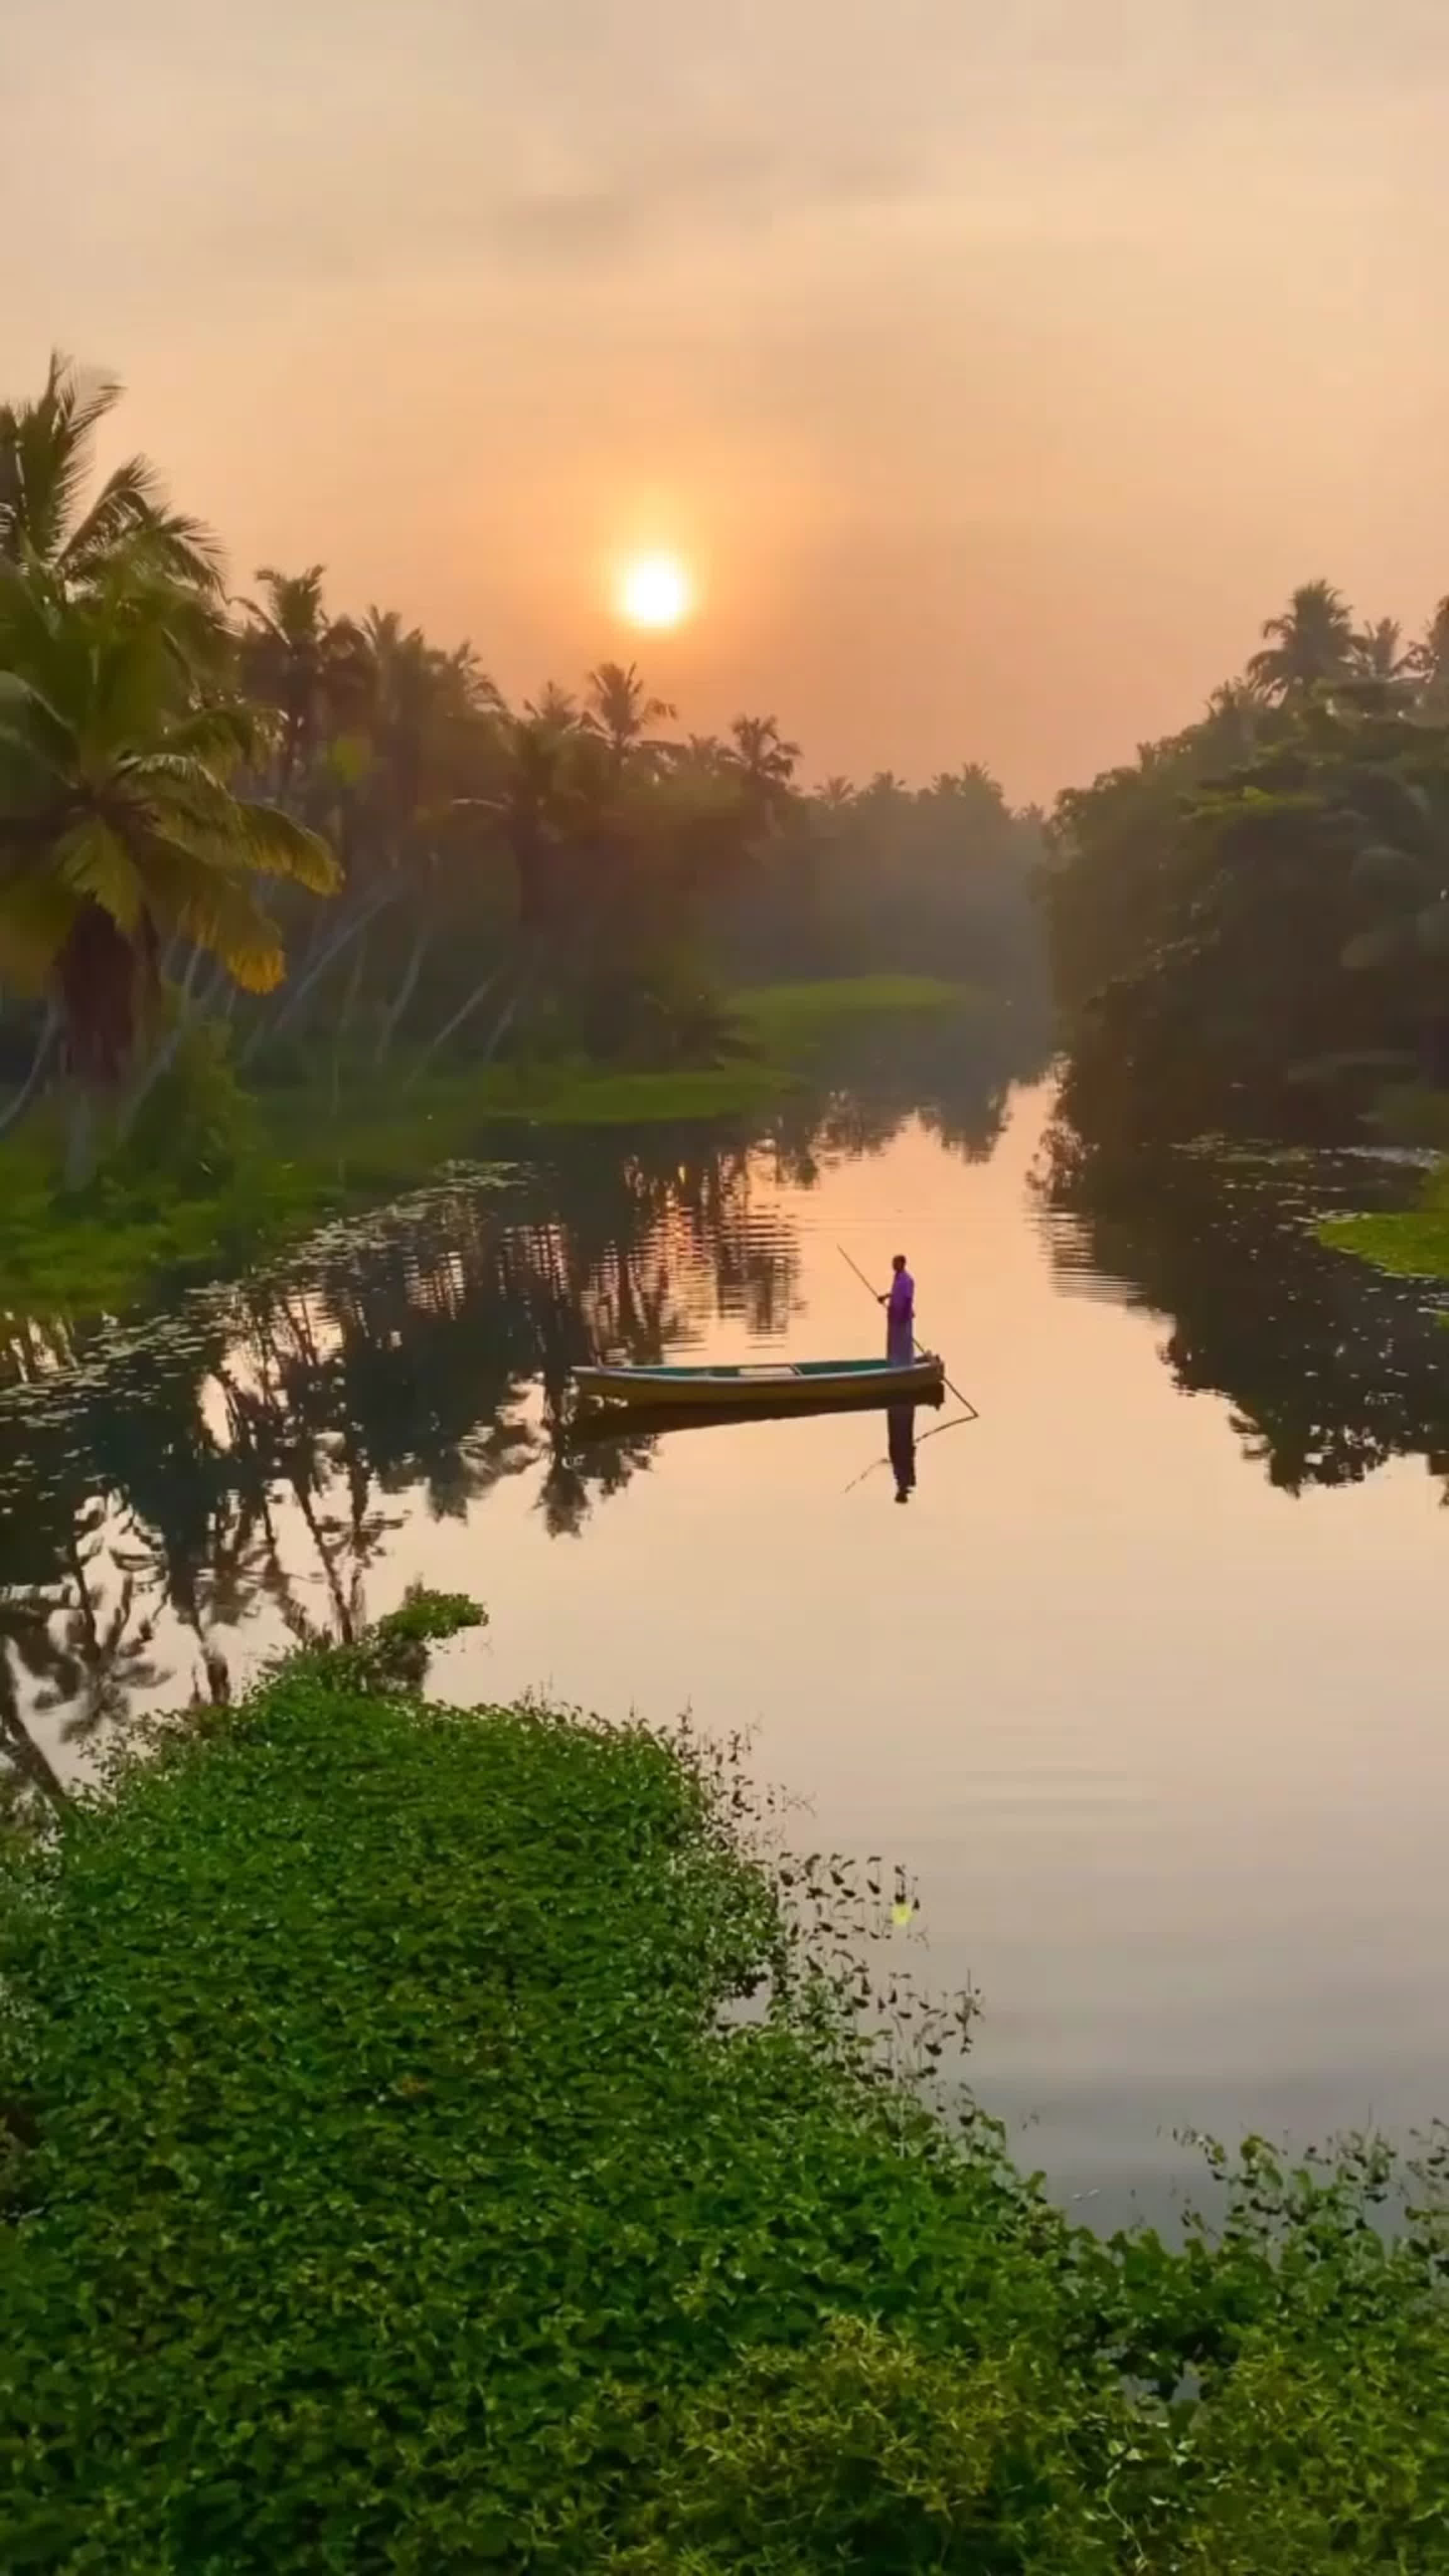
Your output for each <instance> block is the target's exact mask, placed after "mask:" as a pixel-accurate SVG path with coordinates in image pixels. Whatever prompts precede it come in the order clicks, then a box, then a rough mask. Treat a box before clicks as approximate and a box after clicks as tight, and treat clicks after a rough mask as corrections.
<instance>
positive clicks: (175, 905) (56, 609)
mask: <svg viewBox="0 0 1449 2576" xmlns="http://www.w3.org/2000/svg"><path fill="white" fill-rule="evenodd" d="M192 626H196V627H197V628H199V629H200V630H201V635H200V641H199V642H198V641H197V639H196V638H194V637H193V636H192V634H191V632H190V629H191V627H192ZM208 631H210V632H213V633H214V628H213V627H212V625H211V620H210V612H209V610H208V609H207V608H206V606H205V604H204V603H203V602H201V601H199V600H198V599H197V598H196V597H195V595H194V594H192V595H188V594H185V593H180V592H178V591H177V590H176V588H175V586H174V585H173V584H171V583H168V582H163V581H161V580H159V579H157V578H155V577H154V576H148V575H145V574H143V572H142V571H141V570H140V569H138V566H137V564H136V563H135V562H134V561H132V560H129V559H128V558H127V557H126V556H124V555H122V556H120V557H118V558H117V559H116V560H115V561H114V562H113V564H112V565H111V567H110V569H109V570H108V571H106V572H104V573H102V574H100V575H98V576H97V577H96V578H95V580H94V581H92V582H91V583H89V584H88V586H87V587H86V588H85V589H84V590H83V591H75V590H72V589H70V588H69V587H68V586H67V584H66V583H65V581H64V580H63V579H62V578H61V577H59V576H58V575H56V574H55V573H50V572H40V571H37V570H35V569H32V570H31V571H29V572H28V573H16V572H11V573H10V574H8V575H4V574H3V573H0V972H3V975H4V979H5V981H6V982H7V984H10V985H12V986H13V987H16V988H17V989H20V990H24V991H29V992H31V993H33V994H35V995H37V996H39V997H41V998H43V999H44V1000H45V1001H46V1003H47V1005H48V1010H47V1018H46V1023H45V1028H44V1031H43V1033H42V1038H41V1041H40V1049H39V1050H38V1054H40V1055H42V1056H45V1057H48V1056H49V1055H50V1054H51V1053H53V1052H55V1051H58V1052H59V1053H60V1055H61V1057H62V1060H63V1063H64V1066H65V1068H66V1070H67V1071H68V1073H69V1074H70V1075H71V1077H72V1079H73V1082H74V1086H75V1099H76V1104H77V1114H76V1116H75V1118H74V1120H73V1126H72V1140H73V1150H72V1156H71V1169H72V1173H73V1174H78V1173H79V1172H80V1171H82V1170H83V1169H84V1167H85V1164H86V1162H87V1159H88V1139H89V1133H90V1116H89V1113H90V1109H91V1105H92V1102H93V1099H94V1095H95V1094H96V1093H97V1092H98V1091H101V1090H105V1089H107V1088H114V1087H115V1086H116V1085H118V1084H119V1082H120V1080H121V1078H122V1076H123V1075H124V1074H125V1072H126V1071H127V1069H128V1068H129V1067H130V1066H131V1065H132V1064H133V1062H134V1060H135V1058H136V1055H137V1052H138V1040H139V1038H140V1036H141V1034H142V1031H143V1029H144V1028H145V1026H146V1024H147V1022H148V1019H149V1017H150V1015H151V1013H152V1010H153V1007H154V1005H155V1002H156V1000H157V998H158V994H159V987H160V958H161V954H162V949H163V946H164V943H165V942H166V941H168V940H169V939H172V938H178V939H180V940H184V941H186V942H189V943H190V945H191V947H192V949H193V950H194V951H195V952H196V953H197V954H198V955H200V956H204V957H210V958H212V959H213V960H214V961H215V964H216V968H217V970H218V973H219V975H220V976H221V977H222V978H230V979H231V980H232V981H233V982H234V983H236V984H237V985H240V986H241V987H242V988H243V989H244V990H248V991H252V992H266V991H268V990H270V989H271V988H272V987H273V986H274V985H275V984H277V983H278V982H279V981H280V980H281V977H282V974H283V972H284V969H285V963H286V960H285V955H284V951H283V948H282V943H281V939H280V936H279V934H278V932H277V930H276V927H275V925H274V924H273V923H272V922H271V921H270V920H269V919H268V917H267V915H266V913H265V912H264V911H263V910H262V908H261V906H260V904H259V902H258V899H257V880H258V878H259V877H262V876H271V877H289V878H292V879H293V880H295V881H296V882H298V883H300V884H302V885H305V886H307V887H309V888H311V889H312V891H313V892H315V893H318V894H325V893H330V892H331V891H332V889H333V887H334V885H335V882H336V869H335V864H334V861H333V859H332V857H331V854H330V852H329V851H328V850H327V849H326V847H325V846H324V844H323V843H322V842H321V841H319V840H318V839H317V838H316V836H315V835H314V834H313V833H311V832H308V831H305V830H304V829H303V828H302V827H301V825H300V824H298V823H295V822H293V821H291V820H290V819H289V818H288V817H287V816H286V815H284V814H282V813H281V812H279V811H278V810H277V809H276V808H275V807H273V806H269V805H263V804H257V803H254V802H252V801H250V800H248V799H246V798H244V797H241V796H238V795H237V794H235V793H234V792H233V788H232V786H231V784H230V781H231V779H232V778H233V776H234V775H235V773H236V771H237V769H238V767H239V766H240V765H241V764H242V763H243V762H244V761H246V760H248V759H250V758H252V757H253V756H254V754H255V750H256V726H255V719H254V717H253V715H252V713H251V711H250V710H249V709H247V708H246V707H245V706H244V705H243V704H242V703H241V702H240V701H239V700H237V699H236V698H234V697H231V696H229V695H227V694H226V693H225V692H224V691H223V689H222V688H221V686H220V685H219V683H218V682H217V680H216V679H215V677H214V676H211V675H209V674H208V673H207V671H206V664H205V652H204V650H203V649H202V648H203V646H204V644H205V641H206V635H207V632H208ZM193 644H195V650H192V649H189V648H190V647H191V646H192V645H193ZM27 1096H28V1095H27Z"/></svg>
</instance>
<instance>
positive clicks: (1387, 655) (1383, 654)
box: [1353, 617, 1411, 687]
mask: <svg viewBox="0 0 1449 2576" xmlns="http://www.w3.org/2000/svg"><path fill="white" fill-rule="evenodd" d="M1353 667H1354V669H1355V671H1356V672H1357V673H1358V675H1359V676H1360V678H1362V679H1365V680H1378V681H1381V682H1382V683H1383V684H1384V685H1385V686H1386V687H1388V686H1391V685H1392V683H1393V682H1394V681H1396V680H1401V679H1403V677H1404V676H1405V674H1406V672H1407V671H1408V670H1409V669H1410V668H1411V664H1410V661H1409V657H1408V655H1407V654H1406V653H1405V651H1404V649H1403V629H1402V627H1401V626H1400V624H1399V621H1398V619H1397V617H1380V618H1377V619H1376V620H1375V622H1374V623H1373V625H1372V626H1366V627H1365V628H1364V630H1363V632H1362V634H1360V635H1356V636H1355V637H1354V641H1353Z"/></svg>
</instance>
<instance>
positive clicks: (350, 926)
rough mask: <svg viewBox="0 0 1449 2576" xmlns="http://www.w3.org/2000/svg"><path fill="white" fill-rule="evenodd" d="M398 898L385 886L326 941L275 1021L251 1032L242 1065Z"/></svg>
mask: <svg viewBox="0 0 1449 2576" xmlns="http://www.w3.org/2000/svg"><path fill="white" fill-rule="evenodd" d="M397 899H398V888H397V887H396V886H385V887H384V888H383V890H382V892H381V894H374V895H373V896H371V897H370V898H369V899H368V900H367V901H366V902H364V903H363V904H361V905H360V906H359V908H358V910H357V911H356V912H355V913H354V914H353V916H352V919H351V920H350V921H349V922H346V923H345V924H344V925H343V927H342V929H341V930H340V931H339V932H338V934H337V936H336V938H335V939H333V940H330V941H329V943H328V945H327V947H326V948H325V949H324V950H323V952H322V954H321V956H320V957H319V958H318V960H317V963H316V965H315V966H314V967H313V968H312V970H311V973H310V974H307V975H304V976H303V978H302V980H301V982H300V984H298V985H296V986H295V987H294V988H293V989H292V991H290V992H289V993H288V994H287V996H286V998H285V1000H284V1001H283V1003H282V1007H281V1009H280V1010H279V1011H278V1013H277V1016H276V1018H275V1019H274V1020H263V1021H262V1022H261V1023H260V1025H259V1026H258V1027H257V1028H255V1029H253V1031H252V1033H251V1036H250V1037H249V1038H248V1040H247V1042H246V1045H245V1046H244V1047H243V1049H242V1052H241V1062H242V1063H243V1064H244V1065H247V1064H250V1063H251V1060H252V1058H253V1056H254V1055H255V1054H256V1052H257V1049H258V1048H259V1047H260V1046H263V1045H264V1044H265V1043H266V1041H267V1040H268V1039H269V1038H277V1037H280V1036H281V1034H282V1031H283V1030H284V1029H286V1028H289V1027H290V1026H291V1024H292V1021H293V1020H294V1019H295V1018H296V1016H297V1013H298V1011H299V1010H300V1009H301V1006H302V1004H303V1003H304V1002H305V1000H306V998H307V996H308V994H309V993H310V992H311V991H312V989H313V987H314V985H316V984H319V983H320V982H321V980H322V977H323V976H324V975H325V974H326V972H327V970H328V968H329V966H331V965H333V964H334V963H335V961H336V960H337V959H338V958H339V957H340V956H341V954H342V951H343V949H344V948H345V947H346V946H347V945H348V942H349V941H350V940H353V939H356V938H357V936H358V934H359V932H361V931H364V930H366V929H367V928H368V927H369V925H370V924H371V923H372V922H374V921H376V919H377V918H378V915H379V914H380V913H383V912H386V910H387V908H388V905H389V904H390V903H396V901H397Z"/></svg>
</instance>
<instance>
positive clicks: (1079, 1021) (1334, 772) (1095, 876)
mask: <svg viewBox="0 0 1449 2576" xmlns="http://www.w3.org/2000/svg"><path fill="white" fill-rule="evenodd" d="M1270 629H1271V631H1272V632H1273V633H1274V634H1275V636H1276V637H1277V641H1276V642H1275V644H1274V645H1273V646H1272V647H1271V649H1268V650H1265V652H1264V653H1263V654H1260V655H1258V656H1257V657H1255V661H1254V663H1253V665H1251V666H1250V668H1251V670H1252V673H1253V678H1254V690H1253V692H1252V693H1249V694H1246V695H1245V693H1244V692H1243V691H1242V689H1241V688H1235V689H1233V690H1230V691H1220V692H1219V693H1218V695H1217V697H1216V699H1215V700H1214V702H1213V704H1212V706H1211V707H1210V708H1209V710H1208V712H1207V715H1206V716H1205V717H1204V719H1203V721H1202V722H1201V723H1200V724H1198V725H1196V726H1193V727H1190V728H1189V729H1188V730H1187V731H1186V732H1185V733H1183V734H1181V735H1178V736H1176V737H1173V738H1172V739H1170V740H1168V741H1166V742H1162V743H1156V744H1148V745H1146V746H1144V748H1143V750H1142V751H1141V753H1140V754H1139V757H1138V760H1137V762H1136V764H1135V765H1134V766H1133V767H1130V768H1123V769H1119V770H1116V771H1113V772H1111V773H1109V774H1108V775H1107V776H1106V777H1103V778H1100V779H1098V780H1097V781H1096V783H1095V785H1094V786H1093V787H1091V788H1088V789H1083V790H1074V791H1072V792H1071V793H1070V794H1068V795H1066V796H1064V797H1063V798H1062V799H1061V800H1060V802H1059V804H1058V807H1057V811H1056V814H1055V816H1054V819H1053V831H1052V843H1053V846H1052V856H1051V862H1050V865H1049V867H1048V870H1047V872H1046V875H1045V878H1044V894H1045V901H1046V909H1047V918H1048V925H1049V933H1050V940H1051V948H1052V961H1053V973H1054V979H1055V982H1056V987H1057V994H1058V999H1059V1003H1060V1005H1061V1007H1062V1010H1063V1012H1064V1015H1065V1018H1066V1023H1067V1035H1068V1039H1069V1043H1070V1050H1071V1057H1070V1065H1069V1071H1068V1078H1067V1086H1066V1095H1065V1096H1066V1103H1067V1107H1068V1110H1069V1113H1070V1115H1071V1117H1072V1119H1073V1120H1074V1122H1075V1124H1076V1126H1077V1127H1078V1129H1079V1131H1080V1132H1081V1133H1082V1135H1084V1136H1085V1137H1086V1138H1088V1139H1089V1141H1091V1142H1092V1143H1093V1144H1094V1145H1101V1144H1104V1143H1110V1144H1112V1145H1113V1146H1114V1147H1118V1148H1121V1147H1124V1146H1125V1147H1127V1148H1136V1147H1138V1146H1141V1145H1142V1144H1145V1143H1147V1144H1150V1143H1159V1142H1162V1141H1164V1140H1173V1139H1177V1138H1182V1137H1188V1136H1192V1135H1194V1134H1197V1133H1201V1132H1203V1131H1204V1130H1211V1129H1225V1130H1228V1131H1230V1132H1232V1131H1236V1132H1238V1133H1242V1132H1245V1131H1249V1132H1251V1131H1253V1130H1256V1131H1258V1132H1260V1133H1261V1132H1289V1133H1293V1132H1304V1131H1305V1130H1307V1131H1308V1132H1314V1131H1315V1130H1323V1129H1327V1130H1328V1131H1330V1132H1331V1131H1332V1130H1333V1129H1334V1128H1335V1127H1341V1126H1342V1124H1343V1122H1344V1119H1345V1116H1346V1114H1352V1113H1353V1112H1355V1111H1357V1110H1361V1109H1363V1108H1364V1107H1366V1106H1367V1105H1368V1103H1369V1102H1370V1101H1371V1099H1372V1097H1373V1095H1374V1093H1375V1092H1376V1091H1377V1090H1378V1089H1380V1088H1381V1087H1382V1086H1383V1085H1384V1084H1385V1083H1386V1082H1387V1081H1388V1080H1389V1079H1390V1078H1391V1077H1395V1078H1397V1079H1398V1080H1399V1081H1400V1082H1404V1081H1406V1080H1409V1079H1411V1078H1412V1077H1414V1076H1415V1075H1418V1076H1420V1077H1422V1078H1423V1079H1425V1080H1426V1081H1428V1082H1430V1083H1433V1082H1441V1081H1444V1080H1446V1079H1449V727H1446V725H1445V723H1444V721H1443V710H1442V707H1441V706H1440V702H1439V699H1438V696H1437V694H1436V690H1437V682H1436V680H1435V679H1434V674H1435V673H1437V670H1438V653H1437V646H1436V645H1435V644H1434V642H1433V633H1435V632H1437V624H1436V628H1435V629H1434V630H1432V631H1431V636H1430V638H1428V639H1426V640H1425V642H1424V644H1423V645H1421V646H1419V647H1416V648H1413V649H1412V650H1411V651H1409V652H1408V653H1403V652H1401V651H1400V649H1399V639H1398V635H1397V631H1396V630H1394V631H1392V632H1390V631H1389V630H1387V629H1386V628H1385V627H1383V626H1380V627H1378V628H1374V629H1371V630H1370V631H1369V632H1368V634H1366V635H1363V636H1356V635H1355V634H1354V631H1353V627H1352V621H1351V618H1350V615H1349V611H1348V609H1347V607H1346V606H1345V604H1344V602H1343V601H1342V600H1341V599H1340V598H1339V596H1338V594H1337V593H1336V592H1333V591H1330V590H1329V589H1328V586H1327V585H1326V584H1313V585H1310V586H1309V587H1308V589H1306V590H1304V591H1301V592H1298V593H1296V594H1295V597H1294V601H1293V603H1292V605H1291V607H1290V609H1289V611H1288V612H1287V613H1286V614H1285V616H1283V617H1282V618H1279V619H1275V620H1271V621H1270ZM1270 702H1271V703H1270Z"/></svg>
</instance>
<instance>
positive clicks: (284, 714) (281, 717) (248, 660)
mask: <svg viewBox="0 0 1449 2576" xmlns="http://www.w3.org/2000/svg"><path fill="white" fill-rule="evenodd" d="M325 575H326V566H325V565H323V564H309V565H308V566H307V569H306V571H305V572H300V573H283V572H277V571H275V570H274V569H273V567H272V566H271V565H270V564H263V566H262V567H261V569H260V571H259V572H258V574H257V580H258V582H259V584H260V585H261V590H262V594H263V596H262V599H261V600H260V601H258V600H254V599H246V600H243V601H242V603H241V605H242V607H243V608H244V609H245V611H246V615H247V618H248V620H249V623H248V624H247V625H246V626H245V627H244V628H243V629H242V636H241V670H242V679H243V683H244V686H245V688H246V690H247V694H248V696H250V697H252V698H255V699H256V700H257V701H258V703H259V704H260V705H262V706H266V707H272V708H275V710H276V714H277V726H276V742H275V785H276V790H277V793H278V795H279V796H282V797H290V796H291V794H292V792H293V790H294V788H295V787H296V786H297V785H298V784H299V782H300V781H301V780H302V779H304V778H305V777H306V776H307V773H308V771H309V770H310V768H311V766H312V763H313V760H314V759H315V757H316V754H317V752H318V750H319V748H320V746H321V744H322V742H323V741H324V740H325V738H326V737H327V736H328V735H329V734H332V733H345V732H348V731H350V730H352V729H354V728H357V727H360V726H361V725H362V724H363V723H364V722H365V720H366V718H367V715H368V713H369V712H370V710H371V707H372V702H373V695H374V688H375V680H376V672H375V664H374V659H373V654H372V651H371V648H370V646H369V643H368V639H367V637H366V636H365V635H364V634H363V632H362V631H361V629H360V628H358V627H357V626H355V625H354V624H353V622H352V619H351V618H350V617H336V618H333V617H329V616H328V614H327V611H326V607H325V605H324V602H323V587H322V586H323V581H324V579H325Z"/></svg>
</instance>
